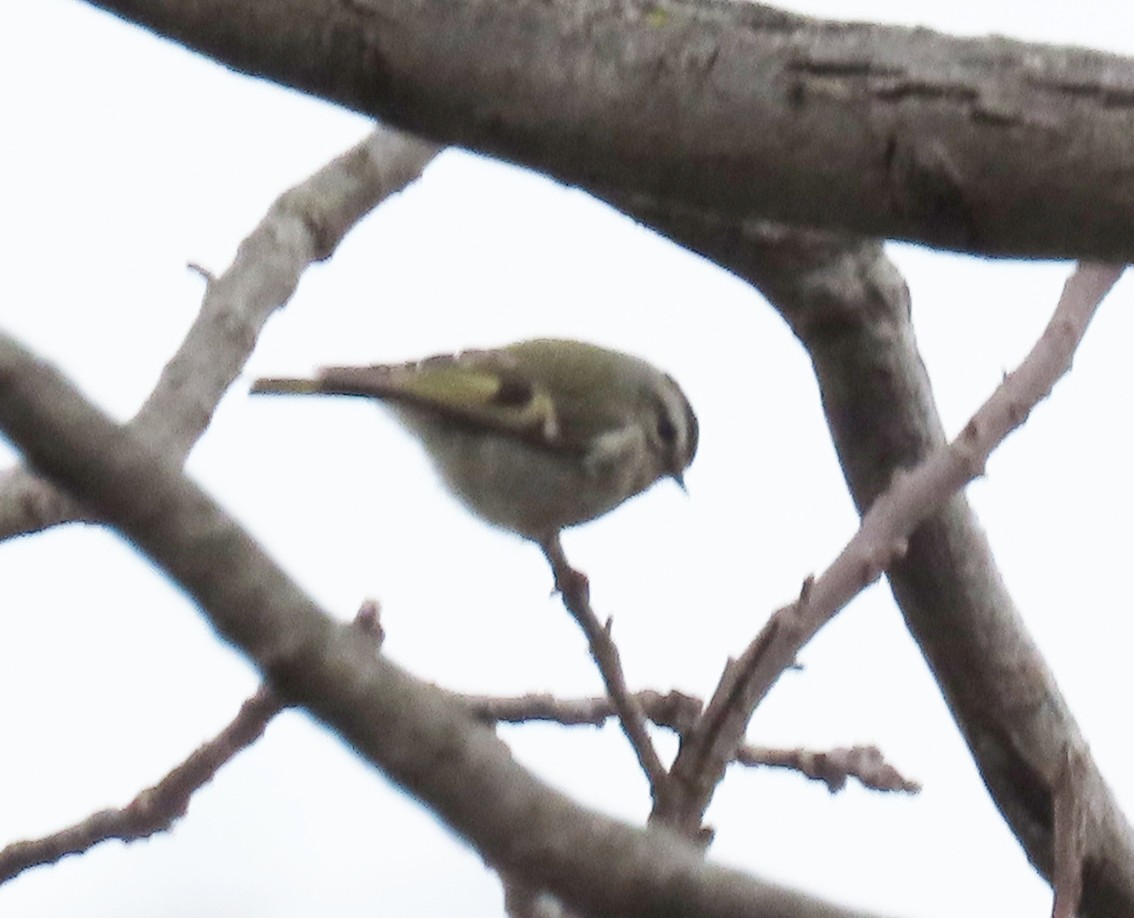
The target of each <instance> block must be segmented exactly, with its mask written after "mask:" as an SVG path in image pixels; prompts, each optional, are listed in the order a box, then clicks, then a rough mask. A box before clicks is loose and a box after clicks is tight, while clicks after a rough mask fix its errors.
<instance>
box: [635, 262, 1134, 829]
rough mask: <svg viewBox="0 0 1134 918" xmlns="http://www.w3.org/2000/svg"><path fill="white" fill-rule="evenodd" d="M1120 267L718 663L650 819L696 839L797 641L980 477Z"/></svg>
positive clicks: (1071, 301) (1097, 282)
mask: <svg viewBox="0 0 1134 918" xmlns="http://www.w3.org/2000/svg"><path fill="white" fill-rule="evenodd" d="M1122 270H1123V268H1122V267H1121V266H1102V265H1080V266H1079V267H1078V268H1077V270H1076V271H1075V273H1073V274H1072V275H1071V277H1070V278H1069V279H1068V281H1067V283H1066V284H1065V286H1064V289H1063V295H1062V296H1061V297H1060V300H1059V304H1058V306H1057V307H1056V310H1055V313H1054V315H1053V316H1052V318H1051V321H1050V322H1049V323H1048V326H1047V328H1046V329H1045V330H1044V332H1043V334H1042V335H1041V336H1040V339H1039V341H1037V342H1036V345H1035V346H1034V347H1033V348H1032V351H1031V353H1029V354H1028V356H1027V357H1026V358H1025V360H1024V361H1023V363H1021V364H1020V366H1019V367H1018V368H1017V369H1016V370H1015V371H1014V372H1013V373H1010V374H1009V375H1008V376H1006V377H1005V379H1004V381H1003V383H1002V384H1001V385H1000V386H999V387H998V388H997V390H996V391H995V392H994V393H993V394H992V396H991V397H990V398H989V399H988V401H986V402H985V403H984V405H983V406H981V408H980V410H978V411H977V413H976V414H975V415H973V418H972V420H970V421H969V423H968V424H967V425H966V426H965V428H964V430H962V431H961V433H960V435H959V436H958V437H957V438H956V439H955V440H953V441H952V442H951V443H949V444H947V445H945V446H944V447H942V448H941V449H939V450H937V451H936V452H934V453H933V454H931V455H930V456H929V457H928V458H927V459H926V460H925V461H924V462H923V463H921V464H920V465H919V466H918V467H917V468H915V469H914V470H912V471H911V472H909V473H908V474H905V475H901V476H899V477H898V478H896V479H895V481H894V482H893V484H892V485H891V486H890V488H889V489H887V491H886V492H884V493H883V494H881V495H880V496H879V497H878V499H877V500H876V501H875V502H874V504H873V505H872V506H871V508H870V510H869V511H868V512H867V514H866V515H865V516H864V517H863V520H862V524H861V526H860V528H859V530H858V532H857V533H856V534H855V536H854V537H853V538H852V539H851V541H850V542H849V543H847V545H846V547H845V548H844V549H843V551H842V552H841V553H840V554H839V556H838V557H837V558H836V559H835V561H834V563H832V564H831V566H830V567H828V568H827V570H826V571H824V572H823V574H822V576H820V577H819V578H817V579H812V578H808V580H806V581H805V582H804V586H803V589H802V590H801V593H800V597H799V599H798V600H797V601H796V602H794V603H792V604H791V605H788V606H785V607H783V608H781V609H779V610H778V611H776V612H775V613H774V614H773V615H772V617H771V618H770V619H769V621H768V623H767V624H766V625H765V627H764V628H763V629H762V630H761V631H760V633H759V634H757V636H756V637H755V639H754V640H753V641H752V643H751V644H749V646H748V648H747V649H746V650H745V651H744V653H743V654H742V655H741V657H740V658H739V659H738V660H737V661H736V662H735V663H732V664H730V665H729V666H727V667H726V669H725V672H724V674H723V675H722V677H721V680H720V683H719V684H718V686H717V690H716V692H714V695H713V697H712V699H710V701H709V704H708V705H707V706H706V708H705V713H704V714H703V715H702V716H701V718H700V720H699V722H698V724H697V725H696V726H695V727H694V729H693V730H692V731H691V732H690V734H689V735H688V736H687V737H686V738H685V740H684V741H683V742H682V744H681V748H680V749H679V751H678V754H677V758H676V759H675V761H674V764H673V767H672V769H671V774H672V776H673V778H674V779H675V780H673V781H672V793H670V794H668V795H667V796H666V798H665V804H666V805H657V804H655V807H654V812H653V814H652V817H651V818H653V819H657V820H659V821H661V822H663V823H665V824H668V825H670V826H673V827H675V828H677V829H678V830H679V831H681V832H682V833H683V834H685V835H686V836H687V837H690V838H698V837H702V835H701V831H700V827H701V819H702V818H703V816H704V813H705V810H706V809H707V808H708V805H709V801H710V800H711V799H712V795H713V792H714V790H715V789H716V786H717V785H718V783H719V782H720V779H721V777H722V776H723V774H724V769H725V767H726V766H727V764H728V763H729V762H730V761H732V759H733V757H734V756H735V754H736V750H737V747H738V746H739V745H740V742H741V739H742V737H743V736H744V732H745V730H746V729H747V725H748V721H749V720H750V719H751V716H752V712H753V711H755V709H756V706H757V705H758V704H759V703H760V701H761V700H762V699H763V698H764V697H765V696H766V695H767V693H768V691H769V690H770V689H771V687H772V686H773V685H774V684H775V683H776V681H777V680H778V679H779V677H780V675H781V674H782V673H783V672H784V671H785V670H786V669H787V668H789V667H790V666H791V665H792V664H793V662H794V661H795V658H796V654H797V653H798V652H799V650H800V649H801V648H802V647H803V645H804V644H806V643H807V641H809V640H810V639H811V638H812V637H813V636H814V635H815V633H816V632H817V631H818V630H819V629H820V628H821V627H822V626H823V625H824V624H826V623H827V622H828V621H830V619H831V618H832V617H833V616H834V615H835V614H836V613H837V612H838V611H839V610H840V609H841V608H843V607H844V606H845V605H846V604H847V603H848V602H849V601H850V600H851V599H852V598H853V597H854V596H855V595H857V594H858V592H859V591H861V590H862V589H863V588H865V587H866V586H868V585H869V584H870V583H873V582H874V581H875V580H877V579H878V578H879V577H880V576H881V575H882V573H883V572H884V571H885V570H886V568H887V567H888V566H889V565H890V564H892V563H893V562H894V561H895V560H896V559H898V558H900V557H901V556H902V555H903V554H904V552H905V547H906V544H907V539H908V538H909V536H910V534H911V533H912V532H913V530H914V529H915V528H916V527H917V525H918V523H920V522H921V521H922V520H923V519H925V518H926V517H927V516H929V514H930V513H932V512H933V510H934V509H935V508H936V507H938V506H939V505H940V504H941V503H943V502H944V501H945V500H946V499H948V498H949V497H950V496H951V495H952V494H953V493H955V492H956V491H959V490H960V489H961V488H963V487H964V486H965V485H966V484H967V483H968V482H969V481H971V480H973V479H974V478H976V477H978V476H979V475H981V474H982V473H983V471H984V466H985V462H986V461H987V458H988V456H989V455H990V453H991V452H992V450H993V449H995V447H996V446H997V445H999V444H1000V442H1001V441H1003V439H1004V438H1005V437H1006V436H1007V435H1008V434H1009V433H1011V432H1012V431H1013V430H1015V429H1016V428H1017V427H1019V426H1020V425H1021V424H1023V422H1024V420H1025V419H1026V418H1027V416H1028V414H1029V413H1030V412H1031V410H1032V409H1033V408H1034V407H1035V405H1036V404H1038V403H1039V402H1040V401H1041V400H1042V399H1043V398H1044V397H1045V396H1046V395H1047V394H1048V393H1050V391H1051V389H1052V387H1053V386H1054V385H1055V383H1056V381H1057V380H1058V379H1059V378H1060V377H1061V376H1062V375H1063V374H1064V373H1066V372H1067V370H1068V369H1070V366H1071V358H1072V355H1073V354H1074V351H1075V348H1076V347H1077V346H1078V344H1079V342H1080V341H1081V340H1082V337H1083V335H1084V334H1085V332H1086V329H1087V326H1088V324H1089V323H1090V320H1091V318H1092V317H1093V316H1094V314H1095V311H1096V310H1097V308H1098V306H1099V304H1100V303H1101V302H1102V299H1103V297H1104V296H1105V295H1106V293H1107V292H1108V291H1109V290H1110V288H1111V287H1112V286H1113V285H1114V283H1115V282H1116V281H1117V280H1118V278H1119V276H1120V275H1121V274H1122Z"/></svg>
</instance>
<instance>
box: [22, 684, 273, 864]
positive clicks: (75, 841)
mask: <svg viewBox="0 0 1134 918" xmlns="http://www.w3.org/2000/svg"><path fill="white" fill-rule="evenodd" d="M282 709H283V705H282V704H281V703H280V702H279V700H278V699H277V698H276V696H275V695H274V694H273V692H272V691H271V689H269V688H267V687H264V688H261V689H260V690H259V691H258V692H256V694H255V695H253V696H252V697H251V698H249V699H248V700H247V701H245V702H244V704H243V706H242V707H241V708H240V712H239V713H238V714H237V715H236V718H235V719H234V720H233V721H232V723H230V724H229V725H228V726H227V727H225V728H224V730H223V731H221V733H219V734H218V735H217V736H216V737H214V738H213V739H211V740H209V742H207V743H205V744H204V745H203V746H201V747H200V748H199V749H197V750H196V751H195V752H194V753H193V754H192V755H191V756H189V758H187V759H186V760H185V761H184V762H182V763H181V764H180V765H178V766H177V767H176V768H175V769H173V771H171V772H170V773H169V774H167V775H166V776H165V777H164V778H162V779H161V781H159V782H158V783H157V784H155V785H154V786H153V787H149V788H146V789H145V790H144V791H142V792H141V793H140V794H138V796H137V797H135V798H134V799H133V800H131V801H130V803H128V804H127V805H126V806H124V807H122V808H120V809H111V810H100V811H99V812H97V813H93V814H91V815H90V816H88V817H87V818H86V819H84V820H83V821H82V822H80V823H77V824H76V825H73V826H71V827H70V828H67V829H64V830H62V831H61V832H56V833H54V834H53V835H48V836H46V837H44V838H37V839H35V840H32V841H20V842H13V843H12V844H10V845H8V846H7V847H5V848H4V849H3V850H0V883H5V882H7V881H8V880H10V879H12V878H13V877H15V876H17V875H18V874H20V873H22V872H23V871H25V870H27V869H29V868H31V867H38V866H40V865H42V864H52V863H54V862H56V861H59V860H62V859H63V858H65V857H67V855H69V854H82V853H83V852H84V851H86V850H88V849H90V848H93V847H94V846H95V845H97V844H100V843H102V842H104V841H109V840H110V839H115V838H116V839H119V840H120V841H124V842H132V841H137V840H138V839H140V838H149V837H150V836H151V835H154V834H156V833H158V832H165V831H168V830H169V829H171V828H173V823H174V822H175V821H176V820H177V819H179V818H180V817H181V816H184V815H185V813H186V811H187V810H188V808H189V799H190V798H191V797H192V795H193V794H194V793H195V792H196V791H198V790H199V789H200V788H202V787H204V786H205V785H206V784H207V783H208V782H209V781H211V780H212V779H213V776H214V775H216V773H217V771H219V770H220V768H221V766H222V765H224V764H225V763H226V762H228V761H229V760H230V759H232V758H233V757H234V756H235V755H236V754H237V753H238V752H240V751H241V750H243V749H246V748H247V747H248V746H251V745H252V744H253V743H254V742H255V741H256V740H258V739H259V738H260V736H261V735H263V733H264V730H265V728H266V727H267V726H268V722H269V721H270V720H271V719H272V718H273V717H275V716H276V714H278V713H279V712H280V711H281V710H282Z"/></svg>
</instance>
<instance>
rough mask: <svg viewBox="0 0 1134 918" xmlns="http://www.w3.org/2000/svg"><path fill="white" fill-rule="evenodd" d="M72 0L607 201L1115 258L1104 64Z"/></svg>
mask: <svg viewBox="0 0 1134 918" xmlns="http://www.w3.org/2000/svg"><path fill="white" fill-rule="evenodd" d="M92 3H93V5H95V6H98V7H101V8H103V9H107V10H111V11H113V12H114V13H116V14H117V15H119V16H122V17H123V18H126V19H129V20H131V21H133V22H137V23H139V24H141V25H144V26H146V27H147V28H150V29H152V30H153V31H155V32H157V33H159V34H161V35H164V36H166V37H168V38H172V39H173V40H175V41H178V42H180V43H182V44H184V45H186V46H188V47H190V48H193V49H195V50H197V51H200V52H201V53H203V54H206V55H208V56H210V57H212V58H215V59H216V60H219V61H222V62H223V63H225V64H227V65H228V66H231V67H234V68H235V69H237V70H241V71H244V72H248V73H252V74H255V75H257V76H262V77H266V78H268V79H272V80H274V81H276V82H278V83H281V84H283V85H286V86H291V87H293V88H296V89H300V90H302V91H304V92H308V93H311V94H313V95H317V96H321V97H323V98H325V99H328V100H331V101H333V102H337V103H339V104H341V105H344V106H346V107H347V108H350V109H353V110H356V111H361V112H367V113H369V114H372V115H375V116H377V117H379V118H382V119H383V120H384V121H386V122H387V123H389V124H393V125H397V126H398V127H400V128H403V129H405V130H408V131H412V132H413V133H415V134H419V135H421V136H423V137H429V138H432V139H435V140H437V141H439V142H444V143H447V144H455V145H458V146H463V147H469V148H472V149H476V150H479V151H481V152H484V153H488V154H490V155H494V156H499V157H501V158H503V159H505V160H508V161H510V162H518V163H523V164H524V165H527V166H531V167H532V168H535V169H538V170H540V171H542V172H546V173H547V174H549V175H552V176H554V177H556V178H558V179H560V180H562V181H565V182H568V183H570V184H573V185H580V186H582V187H584V188H587V189H588V190H590V191H592V192H595V193H596V194H599V195H600V196H604V197H605V196H606V195H607V194H609V193H613V192H617V193H620V194H625V195H634V196H639V195H640V196H644V197H646V198H650V199H655V200H668V201H671V202H674V203H677V204H681V205H684V206H688V207H693V208H701V209H705V210H707V211H710V212H713V213H715V214H717V215H718V216H723V217H727V218H729V219H730V220H732V221H739V220H742V219H749V218H754V217H758V218H762V219H769V220H778V221H782V222H784V223H788V224H794V225H799V226H812V227H818V228H824V229H830V230H839V231H844V232H849V233H854V234H861V235H865V236H873V237H886V238H906V239H913V240H917V241H921V242H924V243H927V244H929V245H933V246H939V247H946V248H955V249H963V250H966V251H973V252H980V253H984V254H1008V255H1024V256H1033V257H1034V256H1051V257H1068V256H1070V257H1079V258H1083V257H1091V258H1097V259H1106V260H1134V199H1132V198H1131V197H1130V196H1129V195H1123V194H1115V193H1114V178H1113V177H1114V176H1115V175H1128V174H1130V173H1131V172H1132V171H1134V151H1132V150H1131V148H1130V144H1129V143H1128V142H1127V139H1128V138H1129V137H1130V136H1131V134H1132V133H1134V106H1131V104H1130V99H1131V97H1132V94H1134V63H1132V62H1131V61H1130V60H1129V59H1125V58H1120V57H1117V56H1114V55H1107V54H1102V53H1096V52H1090V51H1085V50H1080V49H1073V48H1067V47H1051V46H1044V45H1038V44H1026V43H1023V42H1013V41H1009V40H1006V39H1003V38H993V39H986V40H980V39H969V38H951V37H947V36H944V35H940V34H936V33H934V32H931V31H930V30H928V29H907V28H898V27H892V26H879V25H868V24H848V23H836V22H824V21H820V20H814V19H807V18H804V17H800V16H794V15H790V14H787V13H784V12H781V11H778V10H774V9H770V8H768V7H763V6H757V5H755V4H749V3H723V2H706V0H667V2H666V3H665V4H664V5H663V6H658V5H657V4H656V3H654V2H646V0H627V2H614V0H577V2H572V3H544V2H535V0H526V2H507V3H505V2H501V0H421V2H417V3H412V4H405V3H399V2H397V0H356V2H353V3H350V4H336V3H328V2H326V0H289V2H287V3H280V2H278V0H163V2H154V0H92ZM488 49H492V53H486V51H487V50H488ZM500 49H506V51H507V53H498V52H500ZM439 59H443V60H444V61H445V66H444V67H441V68H439V67H437V66H436V62H437V61H438V60H439Z"/></svg>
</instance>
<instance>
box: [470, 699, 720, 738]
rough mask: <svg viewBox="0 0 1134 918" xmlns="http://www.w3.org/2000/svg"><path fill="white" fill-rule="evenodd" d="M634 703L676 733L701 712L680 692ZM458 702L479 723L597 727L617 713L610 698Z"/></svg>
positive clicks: (651, 717) (698, 704) (693, 700)
mask: <svg viewBox="0 0 1134 918" xmlns="http://www.w3.org/2000/svg"><path fill="white" fill-rule="evenodd" d="M633 698H634V702H635V704H636V705H637V706H638V708H639V709H640V710H641V711H642V713H643V714H644V715H645V716H646V717H648V718H649V719H650V720H651V721H653V722H654V723H655V724H657V725H658V726H659V727H668V728H669V729H671V730H673V731H674V732H676V733H681V732H683V731H685V730H687V729H689V728H690V727H691V726H692V725H693V722H694V720H695V719H696V717H697V715H698V714H700V713H701V706H702V705H701V700H700V699H699V698H694V697H693V696H692V695H686V694H685V693H683V692H676V691H671V692H666V693H665V694H664V695H663V694H662V693H661V692H655V691H652V690H650V689H647V690H645V691H641V692H635V693H634V695H633ZM461 701H462V702H463V703H464V704H466V705H468V707H469V710H470V711H472V713H473V714H474V715H476V716H477V717H479V718H480V719H481V720H483V721H486V722H488V723H509V724H518V723H527V722H529V721H534V720H546V721H551V722H553V723H557V724H563V725H564V726H579V725H590V726H595V727H597V726H598V725H599V724H602V723H605V722H606V721H607V720H609V719H610V718H611V717H617V716H618V711H617V709H616V708H615V705H614V702H613V701H611V699H610V696H608V695H602V696H600V697H596V698H556V697H555V696H554V695H544V694H541V695H521V696H519V697H517V698H498V697H492V696H485V695H462V696H461Z"/></svg>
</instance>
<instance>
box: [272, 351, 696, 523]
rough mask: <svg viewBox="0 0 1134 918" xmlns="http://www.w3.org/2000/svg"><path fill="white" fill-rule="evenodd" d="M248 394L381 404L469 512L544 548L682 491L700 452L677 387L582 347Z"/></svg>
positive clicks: (292, 383)
mask: <svg viewBox="0 0 1134 918" xmlns="http://www.w3.org/2000/svg"><path fill="white" fill-rule="evenodd" d="M252 392H254V393H269V394H318V395H355V396H365V397H369V398H376V399H378V400H379V401H381V402H384V403H385V404H386V405H388V406H389V407H390V408H391V409H392V410H393V412H394V413H395V415H396V416H397V417H398V418H399V419H400V420H401V422H402V423H403V424H404V425H405V427H406V428H407V429H408V430H410V431H411V432H412V433H414V434H416V435H417V437H418V439H419V440H420V441H421V443H422V445H423V446H424V447H425V450H426V452H427V453H428V454H429V456H430V458H431V459H432V460H433V464H434V465H435V466H436V468H437V471H438V473H439V474H440V475H441V478H442V479H443V480H444V481H445V483H446V484H447V485H448V486H449V488H450V489H451V490H452V491H453V493H454V494H456V495H457V497H459V498H460V499H461V500H462V501H463V502H464V503H465V504H466V505H467V506H468V507H469V509H471V510H472V511H473V512H474V513H475V514H477V515H478V516H480V517H481V518H483V519H484V520H487V521H488V522H489V523H492V524H494V525H496V526H501V527H503V528H504V529H510V530H512V531H513V532H517V533H519V534H521V535H524V536H527V537H528V538H530V539H533V540H535V541H537V542H540V543H541V544H547V543H548V541H549V540H550V539H552V538H553V537H554V536H555V535H556V534H557V533H558V532H559V530H561V529H563V528H565V527H567V526H574V525H575V524H577V523H583V522H586V521H588V520H592V519H594V518H595V517H598V516H601V515H602V514H604V513H606V512H607V511H609V510H613V509H614V508H615V507H617V506H618V505H619V504H621V503H622V502H623V501H624V500H626V499H627V498H629V497H633V496H634V495H635V494H639V493H641V492H642V491H644V490H646V489H647V488H649V487H650V486H651V485H652V484H653V483H654V482H656V481H658V480H659V479H660V478H663V477H667V476H668V477H670V478H673V479H674V480H676V481H677V483H678V484H681V485H682V486H683V487H684V482H683V479H682V475H683V473H684V471H685V469H686V468H687V467H688V466H689V464H690V463H691V462H692V461H693V456H694V454H695V453H696V451H697V437H698V430H697V418H696V416H695V415H694V414H693V409H692V408H691V407H690V406H689V401H688V400H687V399H686V398H685V395H684V393H683V392H682V391H681V388H680V387H679V386H678V385H677V383H676V382H675V381H674V380H673V378H672V377H670V376H668V375H667V374H665V373H663V372H662V371H661V370H658V369H656V368H655V367H653V366H651V365H650V364H649V363H646V362H645V361H643V360H640V359H638V358H637V357H631V356H629V355H627V354H621V353H618V352H617V351H611V350H607V349H606V348H602V347H598V346H596V345H593V344H585V343H583V342H581V341H568V340H556V339H538V340H533V341H521V342H519V343H517V344H510V345H507V346H505V347H501V348H496V349H493V350H477V351H463V352H461V353H457V354H446V355H439V356H436V357H429V358H427V359H425V360H421V361H418V362H416V363H405V364H393V365H385V366H370V367H326V368H324V369H322V370H319V371H318V372H317V373H316V375H315V376H314V378H312V379H259V380H257V381H256V382H255V383H254V384H253V386H252Z"/></svg>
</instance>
